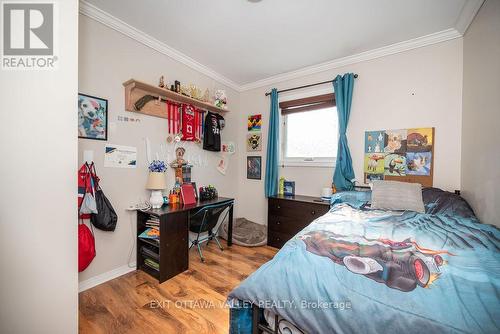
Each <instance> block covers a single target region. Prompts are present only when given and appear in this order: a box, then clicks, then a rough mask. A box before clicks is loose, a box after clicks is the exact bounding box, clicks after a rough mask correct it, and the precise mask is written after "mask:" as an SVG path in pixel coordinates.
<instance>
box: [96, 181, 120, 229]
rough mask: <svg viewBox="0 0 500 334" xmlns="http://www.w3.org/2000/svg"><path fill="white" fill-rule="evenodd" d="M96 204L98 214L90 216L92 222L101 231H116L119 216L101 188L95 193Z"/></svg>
mask: <svg viewBox="0 0 500 334" xmlns="http://www.w3.org/2000/svg"><path fill="white" fill-rule="evenodd" d="M95 202H96V204H97V213H93V214H92V215H91V216H90V221H91V222H92V224H93V225H94V226H95V227H96V228H98V229H100V230H103V231H114V230H115V228H116V223H117V221H118V216H117V214H116V212H115V209H113V206H112V205H111V203H110V202H109V200H108V199H107V198H106V196H105V195H104V192H103V191H102V189H101V188H100V187H99V189H98V190H97V191H96V193H95Z"/></svg>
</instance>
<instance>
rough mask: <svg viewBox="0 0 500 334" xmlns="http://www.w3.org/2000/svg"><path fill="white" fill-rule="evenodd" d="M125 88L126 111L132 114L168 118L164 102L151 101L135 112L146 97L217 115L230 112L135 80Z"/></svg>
mask: <svg viewBox="0 0 500 334" xmlns="http://www.w3.org/2000/svg"><path fill="white" fill-rule="evenodd" d="M123 86H124V87H125V110H127V111H131V112H138V113H141V114H145V115H150V116H155V117H161V118H167V107H166V103H165V102H164V101H160V102H159V101H158V100H155V101H149V102H148V103H146V105H144V107H142V108H141V110H135V107H134V104H135V102H137V100H139V99H140V98H142V97H143V96H144V95H153V96H155V97H158V96H160V97H161V98H162V99H166V100H171V101H175V102H179V103H189V104H192V105H193V106H196V107H198V108H200V109H202V110H208V111H212V112H216V113H226V112H228V111H229V110H227V109H221V108H218V107H216V106H214V105H212V104H210V103H207V102H203V101H200V100H196V99H193V98H191V97H189V96H185V95H182V94H178V93H176V92H172V91H171V90H168V89H164V88H160V87H158V86H154V85H150V84H147V83H145V82H142V81H138V80H135V79H130V80H127V81H125V82H124V83H123Z"/></svg>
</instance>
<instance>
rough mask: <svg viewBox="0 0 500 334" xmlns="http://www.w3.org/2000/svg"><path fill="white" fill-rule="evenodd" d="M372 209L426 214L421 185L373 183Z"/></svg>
mask: <svg viewBox="0 0 500 334" xmlns="http://www.w3.org/2000/svg"><path fill="white" fill-rule="evenodd" d="M371 207H372V209H386V210H410V211H416V212H420V213H425V208H424V202H423V199H422V186H421V185H420V184H419V183H406V182H397V181H379V180H377V181H373V188H372V206H371Z"/></svg>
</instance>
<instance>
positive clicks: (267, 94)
mask: <svg viewBox="0 0 500 334" xmlns="http://www.w3.org/2000/svg"><path fill="white" fill-rule="evenodd" d="M354 77H355V78H357V77H358V75H357V74H354ZM334 81H335V79H333V80H328V81H323V82H318V83H314V84H310V85H305V86H299V87H294V88H288V89H283V90H279V91H278V93H284V92H289V91H292V90H296V89H302V88H307V87H313V86H318V85H323V84H326V83H332V82H334ZM269 95H271V92H267V93H266V96H269Z"/></svg>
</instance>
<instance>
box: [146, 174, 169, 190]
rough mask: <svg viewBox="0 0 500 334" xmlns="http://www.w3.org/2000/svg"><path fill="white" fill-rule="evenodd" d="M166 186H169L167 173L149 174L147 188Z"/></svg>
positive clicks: (162, 187) (156, 188) (153, 188)
mask: <svg viewBox="0 0 500 334" xmlns="http://www.w3.org/2000/svg"><path fill="white" fill-rule="evenodd" d="M165 188H167V183H166V182H165V173H160V172H150V173H149V176H148V183H146V189H150V190H162V189H165Z"/></svg>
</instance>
